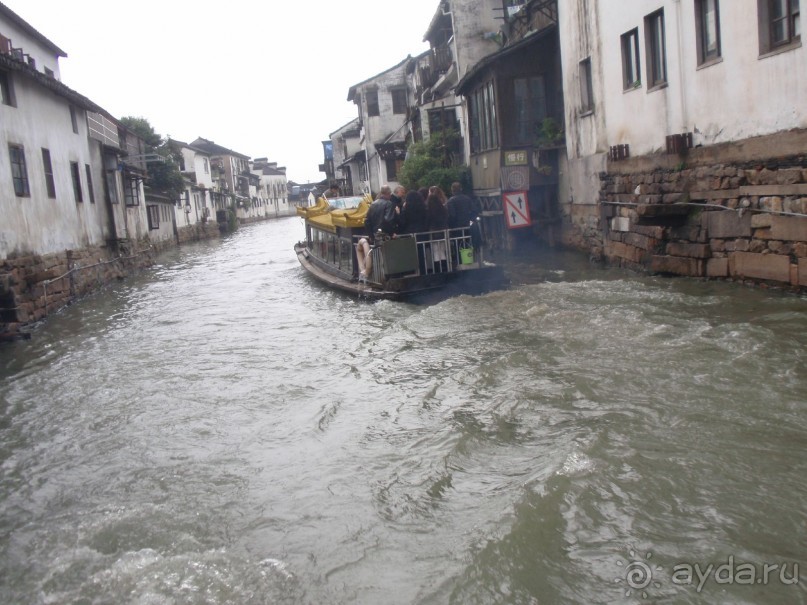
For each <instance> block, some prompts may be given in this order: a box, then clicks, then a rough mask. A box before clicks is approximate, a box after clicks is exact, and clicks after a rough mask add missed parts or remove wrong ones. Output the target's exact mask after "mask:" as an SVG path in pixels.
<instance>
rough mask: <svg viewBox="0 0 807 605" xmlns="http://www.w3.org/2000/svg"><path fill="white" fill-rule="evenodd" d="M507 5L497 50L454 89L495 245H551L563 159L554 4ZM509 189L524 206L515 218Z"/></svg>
mask: <svg viewBox="0 0 807 605" xmlns="http://www.w3.org/2000/svg"><path fill="white" fill-rule="evenodd" d="M509 8H510V9H509V10H507V11H506V13H505V15H506V16H505V23H504V26H503V27H502V31H501V36H502V42H503V44H504V45H503V46H502V48H501V49H500V50H498V51H497V52H495V53H493V54H490V55H488V56H487V57H485V58H483V59H482V60H480V61H479V62H478V63H477V64H476V65H475V66H474V67H473V68H472V69H470V70H469V71H468V72H467V73H466V74H465V76H464V77H463V78H462V79H461V80H460V81H459V83H458V84H457V87H456V91H457V93H459V94H461V95H462V96H463V103H464V108H465V116H466V119H467V123H468V124H467V132H468V143H469V165H470V169H471V176H472V180H473V186H474V195H475V196H476V197H477V198H478V199H479V200H480V202H481V205H482V208H483V224H484V226H485V230H486V232H487V233H488V235H489V238H490V239H491V240H492V241H493V242H495V243H496V244H497V245H502V246H506V247H513V246H514V245H516V244H517V243H518V241H519V240H521V239H525V238H529V239H534V238H536V237H538V238H541V239H543V240H544V241H546V242H548V243H550V244H552V243H554V241H555V237H556V233H558V232H559V223H560V220H559V217H560V211H559V202H558V196H559V185H560V183H561V181H562V178H561V177H562V175H563V173H564V164H565V161H564V160H565V154H564V153H563V149H564V147H563V109H564V101H563V89H562V76H561V60H560V46H559V41H558V29H557V24H556V22H557V13H556V6H555V4H554V3H552V2H546V1H541V2H527V3H524V4H523V5H520V6H517V7H509ZM511 194H512V195H514V196H517V198H518V199H519V200H521V202H522V203H524V204H525V205H526V206H527V207H528V209H529V211H528V212H527V211H526V210H525V211H524V212H523V214H521V215H515V214H512V211H510V210H508V209H507V208H505V207H504V206H505V202H504V199H505V197H509V196H510V195H511ZM511 217H512V218H511ZM516 218H517V219H518V220H515V219H516Z"/></svg>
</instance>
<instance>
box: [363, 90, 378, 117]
mask: <svg viewBox="0 0 807 605" xmlns="http://www.w3.org/2000/svg"><path fill="white" fill-rule="evenodd" d="M365 98H366V99H367V115H368V116H370V117H373V116H380V115H381V112H380V111H379V109H378V91H377V90H368V91H367V94H366V95H365Z"/></svg>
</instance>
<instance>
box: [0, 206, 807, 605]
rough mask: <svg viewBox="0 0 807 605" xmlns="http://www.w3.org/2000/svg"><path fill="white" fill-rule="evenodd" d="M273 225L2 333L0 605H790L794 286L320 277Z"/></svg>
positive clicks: (806, 378) (806, 342)
mask: <svg viewBox="0 0 807 605" xmlns="http://www.w3.org/2000/svg"><path fill="white" fill-rule="evenodd" d="M301 235H302V226H301V224H300V222H299V220H298V219H296V218H289V219H284V220H279V221H274V222H267V223H262V224H257V225H253V226H249V227H246V228H242V229H240V230H239V231H238V232H237V233H236V234H234V235H232V236H231V237H228V238H226V239H224V240H222V241H215V242H207V243H201V244H196V245H190V246H185V247H183V248H181V249H179V250H177V251H174V252H171V253H169V254H166V255H164V256H162V257H160V259H159V265H158V266H156V267H154V268H153V269H151V270H149V271H147V272H145V273H143V274H142V275H140V276H138V277H136V278H132V279H129V280H126V281H124V282H121V283H119V284H116V285H115V286H114V287H112V288H110V289H107V290H105V291H104V292H101V293H99V294H97V295H94V296H92V297H90V298H88V299H86V300H84V301H82V302H81V303H80V304H76V305H74V306H72V307H70V308H68V309H67V310H65V311H63V312H62V313H60V314H58V315H56V316H53V317H51V318H50V319H49V320H48V321H47V322H46V323H45V324H44V325H42V326H40V327H39V328H37V329H36V330H35V332H34V335H33V338H32V339H31V340H30V341H27V342H19V343H14V344H11V345H8V346H4V347H2V348H0V378H1V381H0V601H2V603H4V604H12V603H14V604H16V603H20V604H30V603H59V604H62V603H88V604H89V603H109V604H121V603H136V604H186V603H187V604H191V603H194V604H195V603H211V604H212V603H258V604H260V603H312V604H320V603H369V604H374V603H402V604H403V603H407V604H408V603H458V604H459V603H463V604H464V603H526V604H541V605H543V604H555V603H558V604H565V603H623V602H628V603H630V602H643V601H648V602H666V603H805V602H807V455H806V454H807V413H805V411H807V405H806V402H807V371H805V364H806V363H807V300H805V298H803V297H797V296H794V295H789V294H785V293H780V292H768V291H763V290H760V289H751V288H746V287H743V286H738V285H733V284H723V283H704V282H700V281H692V280H686V279H662V278H652V277H645V276H638V275H633V274H630V273H625V272H621V271H615V270H605V269H601V268H598V267H594V266H591V265H589V264H588V262H587V259H585V258H582V257H579V256H576V255H569V256H566V255H559V254H557V255H549V254H548V253H541V252H536V253H534V254H532V255H530V256H521V257H516V258H512V259H509V260H508V262H507V269H508V273H509V274H510V276H511V277H512V280H513V285H512V287H511V288H510V289H508V290H506V291H500V292H495V293H490V294H486V295H482V296H475V297H471V296H457V297H453V298H448V299H445V300H439V299H438V300H431V301H426V302H421V303H420V304H407V303H397V302H379V303H366V302H361V301H357V300H354V299H353V298H351V297H348V296H344V295H339V294H336V293H334V292H331V291H329V290H326V289H324V288H323V287H320V286H319V285H317V284H316V283H315V282H313V281H312V280H311V279H310V278H309V277H308V276H307V275H306V274H305V273H304V271H303V270H302V269H301V267H300V266H299V264H298V262H297V260H296V258H295V256H294V254H293V253H292V251H291V246H292V244H293V242H294V241H296V240H297V239H298V238H299V237H300V236H301Z"/></svg>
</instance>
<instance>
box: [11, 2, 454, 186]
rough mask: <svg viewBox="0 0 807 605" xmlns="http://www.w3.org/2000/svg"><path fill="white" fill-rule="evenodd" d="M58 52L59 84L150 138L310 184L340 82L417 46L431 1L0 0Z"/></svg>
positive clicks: (340, 96)
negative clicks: (132, 119) (234, 157)
mask: <svg viewBox="0 0 807 605" xmlns="http://www.w3.org/2000/svg"><path fill="white" fill-rule="evenodd" d="M2 2H3V3H4V4H5V5H6V6H8V7H9V8H10V9H11V10H13V11H14V12H15V13H17V14H18V15H20V16H21V17H22V18H23V19H25V20H26V21H27V22H28V23H29V24H31V26H33V27H34V28H35V29H37V30H38V31H39V32H40V33H41V34H42V35H44V36H45V37H46V38H48V39H49V40H50V41H51V42H53V43H54V44H56V46H58V47H59V48H61V49H62V50H63V51H65V52H66V53H67V55H68V56H67V58H66V59H64V58H63V59H61V60H60V69H61V74H62V82H63V83H64V84H66V85H67V86H69V87H70V88H73V89H74V90H76V91H77V92H79V93H81V94H83V95H84V96H86V97H88V98H89V99H90V100H92V101H93V102H95V103H96V104H98V105H100V106H101V107H103V108H104V109H106V110H107V111H108V112H109V113H111V114H112V115H113V116H115V117H117V118H120V117H123V116H137V117H144V118H146V119H147V120H148V121H149V122H150V123H151V125H152V126H153V127H154V129H155V130H156V131H157V132H158V133H159V134H161V135H162V136H167V135H170V136H171V137H173V138H175V139H179V140H181V141H186V142H190V141H192V140H194V139H195V138H196V137H199V136H201V137H204V138H206V139H210V140H212V141H215V142H216V143H218V144H219V145H223V146H224V147H228V148H230V149H232V150H234V151H237V152H239V153H243V154H244V155H248V156H250V157H268V158H269V159H270V161H276V162H278V165H280V166H286V167H287V169H288V170H287V176H288V178H289V179H290V180H295V181H297V182H301V183H305V182H307V181H312V182H315V181H320V180H322V179H324V178H325V175H324V174H323V173H321V172H319V171H318V165H319V164H321V163H322V161H323V158H322V141H323V140H326V139H327V138H328V135H329V134H330V133H331V132H333V131H335V130H336V129H338V128H339V127H340V126H342V125H343V124H345V123H347V122H349V121H350V120H352V119H353V118H355V117H356V116H357V115H358V113H357V110H356V106H355V105H354V104H353V103H348V102H347V100H346V99H347V93H348V89H349V88H350V86H351V85H353V84H356V83H358V82H361V81H362V80H366V79H367V78H370V77H372V76H374V75H375V74H377V73H380V72H382V71H384V70H386V69H387V68H389V67H392V66H394V65H395V64H397V63H400V62H401V61H402V60H403V59H404V58H405V57H406V56H407V55H408V54H411V55H413V56H414V55H417V54H419V53H421V52H423V51H424V50H426V49H428V45H427V44H425V43H424V42H423V35H424V34H425V33H426V29H427V28H428V26H429V23H430V21H431V19H432V17H433V15H434V13H435V11H436V10H437V6H438V4H439V1H438V0H404V1H402V2H391V1H389V0H384V1H380V0H342V1H341V2H335V1H333V0H300V1H289V0H284V1H281V0H264V1H262V2H257V1H252V2H250V1H248V0H227V1H223V2H216V3H208V2H198V1H195V2H190V1H186V0H160V1H157V0H138V1H137V2H109V1H108V0H107V1H103V2H102V1H101V0H70V1H65V0H2Z"/></svg>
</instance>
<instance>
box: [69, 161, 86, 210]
mask: <svg viewBox="0 0 807 605" xmlns="http://www.w3.org/2000/svg"><path fill="white" fill-rule="evenodd" d="M70 175H71V176H72V177H73V194H74V196H75V198H76V201H77V202H83V201H84V194H83V193H82V192H81V172H79V169H78V162H70Z"/></svg>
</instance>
